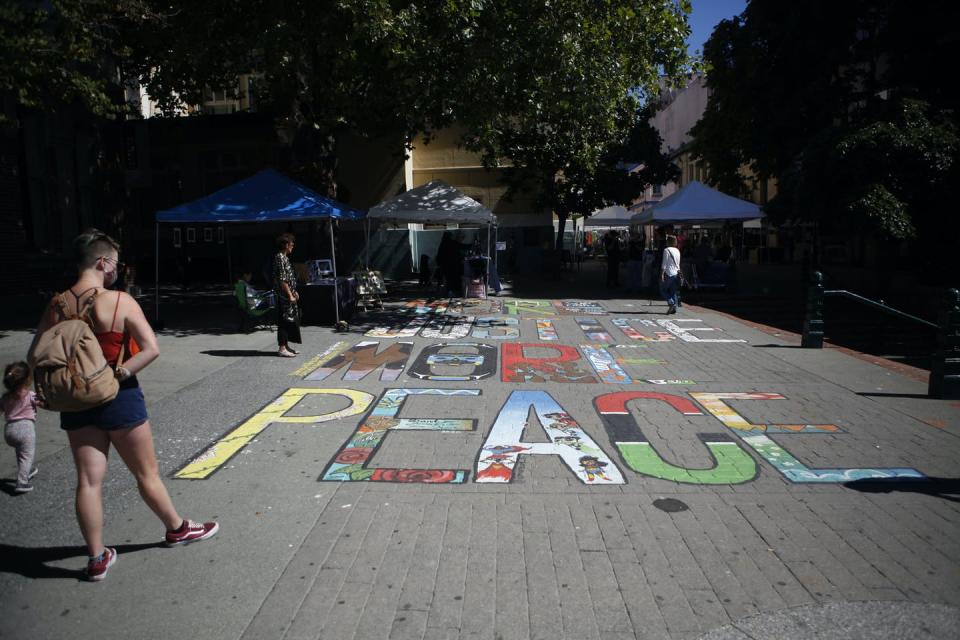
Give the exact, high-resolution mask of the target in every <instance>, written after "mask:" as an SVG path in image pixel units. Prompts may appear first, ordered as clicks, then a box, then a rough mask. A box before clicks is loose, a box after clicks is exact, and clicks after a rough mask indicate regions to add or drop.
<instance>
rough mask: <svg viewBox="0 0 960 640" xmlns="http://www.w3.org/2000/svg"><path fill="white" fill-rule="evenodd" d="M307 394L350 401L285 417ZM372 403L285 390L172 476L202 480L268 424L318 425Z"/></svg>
mask: <svg viewBox="0 0 960 640" xmlns="http://www.w3.org/2000/svg"><path fill="white" fill-rule="evenodd" d="M310 395H330V396H342V397H344V398H347V399H348V400H350V406H348V407H346V408H345V409H340V410H338V411H332V412H330V413H324V414H321V415H316V416H288V415H286V413H287V412H288V411H290V410H291V409H293V408H294V406H296V404H297V403H298V402H300V401H301V400H303V399H304V398H305V397H307V396H310ZM371 402H373V396H372V395H371V394H369V393H366V392H363V391H355V390H353V389H310V388H295V389H287V390H286V391H284V392H283V394H282V395H281V396H280V397H279V398H277V399H276V400H274V401H272V402H271V403H270V404H268V405H267V406H266V407H264V408H263V409H261V410H260V411H258V412H257V413H255V414H253V415H252V416H251V417H249V418H247V419H246V420H245V421H243V422H242V423H241V424H240V425H238V426H237V427H235V428H233V429H231V430H230V431H229V432H228V433H226V434H225V435H223V436H222V437H221V438H220V439H219V440H217V441H216V442H214V443H213V444H212V445H210V446H209V447H207V448H206V449H205V450H204V451H203V452H202V453H200V455H198V456H197V457H195V458H194V459H193V460H191V461H190V462H188V463H187V464H186V465H184V466H183V467H182V468H181V469H180V470H179V471H177V472H176V473H174V474H173V476H174V477H175V478H181V479H188V480H203V479H205V478H208V477H209V476H210V474H212V473H213V472H214V471H216V470H217V469H219V468H220V467H222V466H223V465H224V464H226V462H227V461H228V460H230V458H232V457H233V456H235V455H236V454H237V453H239V452H240V451H241V450H242V449H243V448H244V447H245V446H247V444H249V443H250V441H251V440H253V439H254V438H256V437H257V436H258V435H260V433H262V432H263V430H264V429H266V428H267V427H268V426H269V425H270V424H273V423H288V424H311V425H312V424H320V423H322V422H329V421H331V420H340V419H342V418H349V417H350V416H356V415H360V414H362V413H363V412H364V411H366V410H367V407H369V406H370V403H371Z"/></svg>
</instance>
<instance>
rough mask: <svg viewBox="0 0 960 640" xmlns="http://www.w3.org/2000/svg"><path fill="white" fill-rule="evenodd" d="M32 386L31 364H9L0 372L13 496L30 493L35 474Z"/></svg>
mask: <svg viewBox="0 0 960 640" xmlns="http://www.w3.org/2000/svg"><path fill="white" fill-rule="evenodd" d="M32 384H33V377H32V376H31V375H30V365H28V364H27V363H26V362H23V361H20V362H14V363H11V364H8V365H7V367H6V369H4V370H3V386H4V387H6V389H7V392H6V393H4V394H3V399H2V402H3V417H4V420H5V421H6V426H4V428H3V439H4V440H5V441H6V443H7V444H8V445H10V446H11V447H13V448H14V450H15V451H16V453H17V484H16V486H15V487H14V488H13V491H14V492H15V493H27V492H28V491H33V484H32V483H31V482H30V480H31V479H32V478H33V476H35V475H37V468H36V467H35V466H33V461H34V460H35V459H36V448H37V429H36V420H37V394H36V393H34V391H33V389H31V388H30V386H31V385H32Z"/></svg>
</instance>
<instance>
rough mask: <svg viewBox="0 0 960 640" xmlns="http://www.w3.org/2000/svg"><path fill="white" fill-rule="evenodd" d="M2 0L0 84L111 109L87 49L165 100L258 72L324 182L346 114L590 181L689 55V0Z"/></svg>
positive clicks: (29, 101) (362, 122)
mask: <svg viewBox="0 0 960 640" xmlns="http://www.w3.org/2000/svg"><path fill="white" fill-rule="evenodd" d="M3 7H4V8H3V13H2V14H0V25H2V28H3V35H4V44H3V45H2V46H3V53H4V54H5V55H4V56H3V58H4V63H3V66H2V67H0V72H2V75H0V82H2V85H0V88H7V89H16V91H17V92H18V98H19V100H20V102H21V103H22V104H26V105H30V106H43V107H44V108H50V107H51V106H52V105H54V104H56V103H57V102H71V101H75V100H79V101H81V102H83V103H85V104H86V105H87V106H88V107H90V108H92V109H93V110H94V111H96V112H97V113H102V114H105V113H108V112H110V111H111V110H117V109H118V104H117V103H118V100H117V97H116V96H117V92H116V91H115V90H113V91H111V87H110V83H109V82H106V81H105V79H104V73H103V68H102V67H101V68H98V66H97V65H98V63H104V62H106V63H108V64H109V66H110V68H111V69H115V70H116V72H115V73H114V74H113V75H115V76H117V77H122V78H127V79H131V80H136V81H138V82H139V83H140V84H142V85H143V86H145V87H146V89H147V92H148V94H149V95H150V96H151V97H152V98H153V99H154V100H155V101H156V102H158V103H159V106H160V108H161V110H163V111H165V112H166V113H168V114H171V115H172V114H174V113H178V112H180V111H181V109H182V107H183V105H184V104H198V103H201V102H202V97H203V93H204V91H205V90H207V89H210V88H213V89H221V88H228V89H229V88H231V87H236V79H237V77H238V76H239V75H241V74H248V73H254V74H255V87H256V93H257V98H258V108H259V109H263V110H268V111H270V112H271V113H273V114H274V115H275V117H276V119H277V122H278V125H279V126H280V129H281V130H282V131H286V132H287V133H288V134H289V136H290V141H291V144H292V148H293V149H294V151H295V155H296V156H297V157H298V158H299V161H300V162H301V164H306V165H311V164H312V165H313V168H314V169H315V173H316V175H315V180H314V181H313V182H314V185H315V186H321V185H318V184H317V183H318V182H324V181H326V182H328V183H330V182H332V172H331V170H330V165H329V163H325V159H329V157H330V156H331V155H332V153H333V149H332V146H333V141H334V140H335V137H336V135H337V133H338V132H339V131H341V130H344V129H349V130H351V131H354V132H357V133H360V134H363V135H369V136H382V135H394V136H397V137H398V139H402V140H405V141H406V143H407V144H408V145H414V144H419V143H420V142H421V139H420V136H423V138H425V139H426V140H429V138H430V136H431V132H434V131H437V130H438V129H441V128H444V127H447V126H449V125H452V124H457V125H458V126H459V127H460V128H461V129H462V130H463V131H465V135H464V139H463V143H464V144H465V145H466V146H467V147H468V148H470V149H471V150H474V151H476V152H478V153H480V154H481V155H482V157H483V158H484V161H485V162H486V164H488V165H490V166H494V165H497V164H498V163H500V162H504V161H505V162H506V163H508V164H510V165H511V166H513V167H515V168H516V169H518V170H523V173H524V175H525V176H526V177H527V178H530V176H531V175H532V174H534V173H536V174H538V179H537V181H538V182H539V183H540V184H543V185H545V184H548V183H549V182H550V181H551V180H552V179H553V177H554V176H556V175H562V176H564V177H565V178H564V179H563V180H561V184H566V183H570V182H571V181H572V180H574V176H577V178H576V182H577V183H578V184H584V185H586V184H587V182H589V181H590V180H594V178H595V177H596V176H597V175H598V167H600V166H601V164H603V163H604V162H607V163H609V158H610V155H611V152H612V150H614V149H617V148H624V146H625V145H626V144H627V142H628V140H629V137H630V136H631V131H634V130H635V127H634V125H635V120H636V117H637V114H638V113H639V108H640V106H641V103H642V102H643V101H644V100H645V98H646V97H647V96H650V95H653V94H654V92H655V91H656V89H657V82H658V79H659V78H660V77H661V75H667V76H670V77H679V76H680V74H681V73H682V72H683V71H684V66H685V64H686V49H685V46H684V39H685V37H686V35H687V34H688V32H689V27H688V26H687V22H686V16H687V14H688V13H689V11H690V6H689V1H688V0H552V1H551V2H543V1H542V0H451V1H448V2H414V1H402V0H334V1H329V2H316V1H314V0H289V1H285V2H276V1H273V0H246V1H244V2H233V1H229V0H215V1H211V2H199V3H198V2H194V1H192V0H110V1H108V0H89V1H85V2H82V3H74V2H66V0H53V2H49V3H47V2H39V1H31V0H26V1H24V2H19V3H12V4H11V3H9V2H7V3H4V5H3ZM14 36H16V37H14ZM7 53H9V54H10V55H9V56H8V55H6V54H7ZM113 89H116V87H113ZM650 147H651V145H647V148H650ZM654 151H656V152H658V151H659V149H654ZM623 159H625V160H631V161H640V162H644V161H646V163H647V164H648V165H650V166H653V165H654V164H656V162H657V158H647V157H632V158H623ZM600 174H603V171H602V170H601V171H600ZM594 186H596V185H594ZM578 188H579V187H578ZM567 191H570V189H567ZM547 199H548V200H549V199H550V198H547ZM554 199H556V198H554Z"/></svg>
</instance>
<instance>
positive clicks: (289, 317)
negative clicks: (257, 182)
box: [273, 233, 302, 358]
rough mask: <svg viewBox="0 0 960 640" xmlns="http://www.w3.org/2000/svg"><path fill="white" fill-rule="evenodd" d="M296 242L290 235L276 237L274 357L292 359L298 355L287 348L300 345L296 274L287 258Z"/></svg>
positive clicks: (298, 296) (274, 260)
mask: <svg viewBox="0 0 960 640" xmlns="http://www.w3.org/2000/svg"><path fill="white" fill-rule="evenodd" d="M295 240H296V238H294V236H293V234H292V233H281V234H280V235H279V236H277V240H276V243H277V255H275V256H274V257H273V293H274V296H275V297H276V299H277V345H278V346H279V349H278V350H277V355H279V356H281V357H283V358H293V357H294V356H296V355H297V354H298V353H300V352H299V351H297V350H296V349H294V348H293V347H291V346H290V343H291V342H296V343H297V344H300V343H301V342H302V340H301V338H300V306H299V302H300V294H299V293H297V274H296V273H295V272H294V270H293V265H292V264H291V263H290V254H291V253H293V245H294V241H295Z"/></svg>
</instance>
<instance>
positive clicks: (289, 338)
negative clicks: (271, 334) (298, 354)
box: [277, 302, 302, 347]
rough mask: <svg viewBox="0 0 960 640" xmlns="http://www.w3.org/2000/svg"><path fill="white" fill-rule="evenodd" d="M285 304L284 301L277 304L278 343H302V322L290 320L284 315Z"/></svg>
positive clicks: (282, 344)
mask: <svg viewBox="0 0 960 640" xmlns="http://www.w3.org/2000/svg"><path fill="white" fill-rule="evenodd" d="M285 306H286V305H284V304H283V303H282V302H281V303H280V304H278V305H277V345H279V346H281V347H284V346H286V345H287V343H288V342H296V343H297V344H300V343H301V342H302V340H301V339H300V323H299V322H290V321H289V320H287V319H286V318H285V317H284V312H285Z"/></svg>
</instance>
